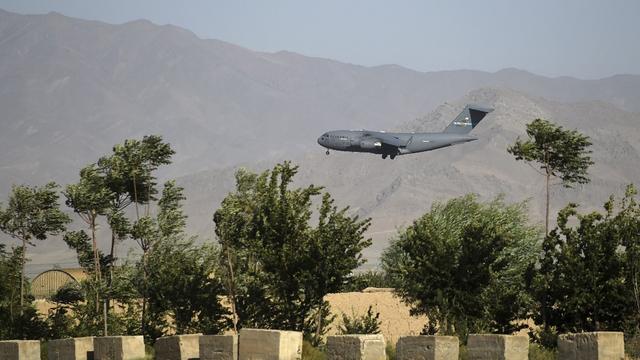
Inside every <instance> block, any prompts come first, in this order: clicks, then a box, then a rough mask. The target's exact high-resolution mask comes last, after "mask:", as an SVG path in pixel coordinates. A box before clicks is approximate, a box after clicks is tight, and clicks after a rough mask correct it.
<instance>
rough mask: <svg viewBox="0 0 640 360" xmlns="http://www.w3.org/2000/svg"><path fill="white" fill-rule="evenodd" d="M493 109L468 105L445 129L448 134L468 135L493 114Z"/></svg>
mask: <svg viewBox="0 0 640 360" xmlns="http://www.w3.org/2000/svg"><path fill="white" fill-rule="evenodd" d="M492 111H493V109H491V108H487V107H483V106H478V105H467V106H465V107H464V110H462V112H461V113H460V115H458V116H457V117H456V118H455V119H454V120H453V121H452V122H451V124H449V126H447V128H446V129H444V132H445V133H447V134H467V133H469V131H471V130H472V129H473V128H475V127H476V125H478V124H479V123H480V121H482V119H484V117H485V116H486V115H487V114H488V113H490V112H492Z"/></svg>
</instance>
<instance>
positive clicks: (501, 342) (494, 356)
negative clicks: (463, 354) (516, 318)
mask: <svg viewBox="0 0 640 360" xmlns="http://www.w3.org/2000/svg"><path fill="white" fill-rule="evenodd" d="M467 351H468V358H469V360H527V359H529V338H528V337H527V336H516V335H494V334H472V335H469V340H468V341H467Z"/></svg>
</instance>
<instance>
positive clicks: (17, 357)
mask: <svg viewBox="0 0 640 360" xmlns="http://www.w3.org/2000/svg"><path fill="white" fill-rule="evenodd" d="M0 360H40V341H38V340H4V341H0Z"/></svg>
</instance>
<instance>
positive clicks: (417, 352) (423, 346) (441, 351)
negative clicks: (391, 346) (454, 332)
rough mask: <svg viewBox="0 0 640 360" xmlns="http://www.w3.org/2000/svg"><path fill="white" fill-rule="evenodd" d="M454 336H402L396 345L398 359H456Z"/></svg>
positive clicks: (458, 344)
mask: <svg viewBox="0 0 640 360" xmlns="http://www.w3.org/2000/svg"><path fill="white" fill-rule="evenodd" d="M459 352H460V343H459V342H458V338H457V337H455V336H402V337H401V338H400V339H398V343H397V345H396V358H397V359H398V360H458V355H459Z"/></svg>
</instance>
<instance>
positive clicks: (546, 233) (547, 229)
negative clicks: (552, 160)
mask: <svg viewBox="0 0 640 360" xmlns="http://www.w3.org/2000/svg"><path fill="white" fill-rule="evenodd" d="M546 180H547V184H546V188H547V200H546V206H545V208H546V210H545V220H544V234H545V235H549V182H550V180H551V174H550V173H549V170H547V179H546Z"/></svg>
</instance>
